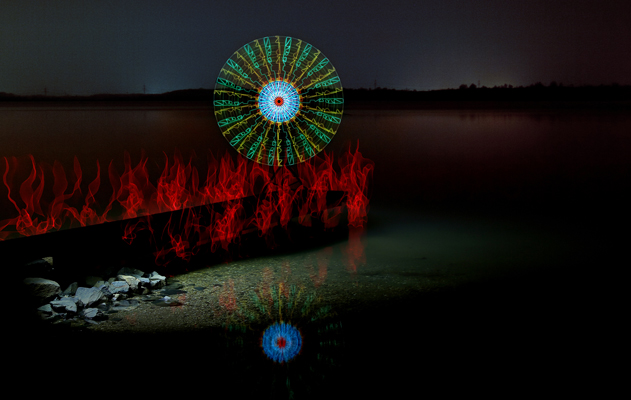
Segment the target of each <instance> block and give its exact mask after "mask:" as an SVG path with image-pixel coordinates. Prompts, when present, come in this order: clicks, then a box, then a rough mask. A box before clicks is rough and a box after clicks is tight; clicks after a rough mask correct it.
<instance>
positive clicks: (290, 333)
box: [262, 322, 302, 363]
mask: <svg viewBox="0 0 631 400" xmlns="http://www.w3.org/2000/svg"><path fill="white" fill-rule="evenodd" d="M262 346H263V351H264V352H265V355H266V356H267V357H268V358H270V359H272V360H274V361H276V362H279V363H281V362H287V361H289V360H291V359H292V358H294V357H295V356H296V355H297V354H298V353H300V349H301V348H302V336H301V335H300V332H299V331H298V329H296V328H295V327H293V326H291V325H290V324H286V323H284V322H280V323H278V322H276V323H274V324H272V325H270V327H269V328H267V329H266V330H265V332H264V333H263V340H262Z"/></svg>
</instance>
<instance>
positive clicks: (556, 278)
mask: <svg viewBox="0 0 631 400" xmlns="http://www.w3.org/2000/svg"><path fill="white" fill-rule="evenodd" d="M212 118H213V117H212V113H211V112H210V109H209V108H208V107H205V106H200V105H191V106H186V107H176V106H170V107H169V108H164V109H154V108H151V107H148V108H143V109H134V110H132V109H124V110H119V109H113V110H111V109H108V110H104V109H103V110H100V109H83V108H80V109H78V110H68V111H59V110H57V111H52V110H50V109H46V110H40V109H35V110H12V109H8V108H2V109H0V135H2V136H1V139H2V141H3V143H6V145H3V147H2V154H0V156H18V157H24V156H25V155H26V154H34V155H36V157H37V158H38V159H42V160H48V161H49V162H52V160H55V159H57V160H60V162H62V163H63V166H64V168H66V169H67V170H70V169H72V165H73V157H74V156H75V155H76V156H77V157H79V158H80V159H81V162H82V165H84V163H85V164H90V163H92V161H93V160H95V159H107V160H109V159H115V160H118V161H120V162H122V154H123V152H124V151H125V150H126V151H128V152H129V153H130V154H131V155H132V158H134V157H136V159H135V160H134V163H135V162H137V160H138V159H139V157H140V149H141V148H145V149H147V153H148V157H149V159H150V160H153V159H155V158H156V157H157V158H158V159H162V157H163V155H162V153H161V152H162V151H164V152H166V153H167V154H171V153H172V151H173V149H174V148H176V147H177V148H179V149H180V150H181V151H182V153H183V154H184V155H185V156H186V155H187V154H188V152H191V151H193V150H196V151H198V150H200V149H203V150H204V151H205V150H206V149H226V150H229V149H228V146H227V143H225V140H224V139H223V138H222V137H221V135H220V133H219V131H218V129H217V128H216V124H215V123H214V120H213V119H212ZM628 132H631V116H630V115H629V114H628V113H622V112H619V113H614V112H606V111H598V112H596V111H582V112H576V111H540V110H539V111H528V110H517V111H506V110H501V111H483V110H476V111H470V110H448V111H441V110H428V111H425V110H416V111H378V110H377V111H374V110H373V111H362V110H351V111H349V113H348V115H345V117H344V122H343V123H342V125H341V127H340V129H339V131H338V134H337V135H336V137H335V138H334V140H333V141H332V143H331V145H330V146H329V147H327V150H330V151H333V152H334V153H336V154H339V153H340V152H341V150H342V149H343V148H344V146H345V145H347V144H348V143H356V141H357V140H359V147H360V151H361V152H362V154H363V156H364V157H366V158H368V159H371V160H373V161H374V162H375V170H374V186H373V192H372V198H371V203H370V204H371V205H370V211H369V214H368V215H369V218H368V224H367V225H366V226H365V227H364V228H363V229H354V228H349V232H348V239H345V240H343V241H337V242H336V241H334V240H333V241H331V242H330V243H324V244H321V243H319V244H318V246H319V247H313V248H307V249H306V250H304V251H299V252H295V253H279V254H274V255H272V256H268V257H260V258H255V259H237V260H234V261H232V262H231V263H229V264H222V265H212V266H211V268H204V269H202V270H198V271H193V272H190V273H188V274H186V275H183V276H181V277H178V279H181V281H182V282H183V283H185V284H186V285H189V289H188V293H187V294H186V297H185V298H184V297H183V298H181V299H180V300H181V301H180V303H182V304H183V305H182V306H181V307H179V308H177V309H174V310H175V312H173V311H172V310H167V309H164V310H162V309H160V310H158V311H155V312H156V313H161V312H164V314H158V315H156V314H143V313H142V312H140V311H139V309H136V310H134V311H133V312H131V313H129V314H128V315H127V316H125V318H123V319H122V320H121V321H120V322H117V323H118V324H129V325H131V326H133V328H134V329H140V328H142V327H143V326H150V327H152V328H155V329H157V330H159V328H160V327H162V328H163V329H165V328H164V327H165V326H167V325H166V323H165V322H164V321H167V320H168V318H167V317H168V316H172V318H176V317H177V318H181V319H179V320H177V323H178V324H179V325H181V326H183V327H186V328H187V329H189V330H188V331H187V332H186V334H185V335H183V336H182V339H181V340H179V341H177V340H174V341H173V342H172V344H171V345H172V346H173V348H174V351H173V356H172V357H171V358H170V359H169V360H170V361H172V362H173V363H179V362H180V359H184V360H186V361H188V362H191V364H195V365H197V362H198V361H199V358H202V359H203V360H220V361H217V363H220V362H221V363H222V364H221V365H220V367H218V368H217V369H221V368H224V367H227V366H231V367H234V370H235V371H237V372H235V375H234V376H233V375H230V378H231V379H233V380H235V381H239V382H240V383H241V384H242V385H244V386H243V387H245V385H246V384H247V385H250V386H249V388H250V389H251V391H252V392H255V391H257V390H256V389H257V388H260V392H261V393H265V394H266V395H267V396H269V395H270V393H272V397H274V396H273V395H274V394H276V395H277V396H276V397H277V398H288V397H290V396H292V395H295V397H297V398H299V394H303V393H309V391H310V390H312V389H313V388H314V387H316V388H317V387H321V388H323V389H322V393H326V392H327V390H329V389H331V390H338V388H339V386H338V387H335V389H332V388H333V387H334V386H333V384H332V383H330V382H329V383H322V382H323V381H327V380H328V379H333V380H334V382H335V384H338V385H339V384H343V387H344V390H342V391H341V392H340V393H344V394H346V395H355V396H357V395H368V394H371V395H374V393H373V390H372V389H373V388H374V387H377V388H380V389H381V390H383V391H384V392H385V393H386V394H387V393H390V392H392V393H393V394H409V392H408V391H406V390H405V389H407V388H414V389H415V390H416V391H417V392H418V391H419V388H421V389H422V388H425V387H434V388H435V387H436V386H438V387H440V388H444V387H449V385H451V384H453V382H452V381H450V380H449V379H445V378H444V377H446V376H449V377H453V376H454V375H456V372H457V367H458V366H460V367H461V368H464V369H466V373H467V374H466V376H470V377H475V378H480V379H481V380H480V381H481V382H485V383H488V382H489V378H488V374H491V375H493V376H494V377H496V378H497V379H498V380H502V379H503V378H506V377H507V376H509V375H515V374H517V375H520V374H522V375H523V376H530V375H528V374H529V373H530V372H529V371H530V368H531V366H532V365H533V364H532V363H533V362H534V363H535V364H534V365H537V368H540V369H543V370H545V369H546V368H548V369H549V368H551V367H549V366H548V364H547V360H548V359H549V357H550V354H554V356H555V357H557V358H555V363H550V365H554V366H555V367H554V368H557V367H566V366H568V365H569V364H571V363H572V361H573V358H572V354H573V353H572V352H574V351H575V347H572V346H570V345H571V344H572V343H573V342H572V343H570V341H569V339H568V338H579V339H580V338H581V335H582V333H581V332H584V328H585V326H586V325H589V324H595V323H596V322H595V319H594V316H593V315H595V314H593V309H594V304H596V305H600V302H602V301H603V300H602V299H603V298H604V297H602V296H600V293H597V290H598V287H601V288H602V287H607V285H605V284H603V278H602V276H605V275H606V276H618V274H619V272H620V271H618V270H616V268H619V267H618V266H619V265H626V264H624V263H619V262H618V261H619V260H618V259H617V257H618V256H619V254H620V252H621V250H620V249H621V248H623V244H626V243H623V242H624V240H623V239H625V238H621V237H620V236H618V235H617V234H615V233H614V230H613V229H611V228H612V225H613V224H614V223H618V224H624V223H626V220H625V219H624V218H623V216H622V213H621V212H620V210H621V208H620V207H619V204H623V203H624V201H625V199H628V196H627V195H626V193H628V191H629V190H628V189H629V183H630V182H631V168H630V162H629V157H628V155H629V154H630V150H631V135H629V134H628ZM61 142H63V145H62V144H61ZM150 162H151V161H150ZM120 169H122V166H121V167H120ZM86 175H88V174H87V173H86ZM86 179H87V178H86ZM4 189H5V188H3V187H0V198H2V197H3V198H6V191H5V192H2V190H4ZM627 203H628V202H627ZM486 204H490V205H491V207H486V206H485V205H486ZM532 204H537V205H538V206H537V207H535V208H534V212H533V209H532V208H529V207H530V206H531V205H532ZM506 210H508V211H506ZM587 281H589V282H587ZM186 285H185V286H186ZM193 286H199V287H204V288H205V289H204V290H199V291H198V290H192V287H193ZM598 308H599V309H604V308H605V307H602V308H601V307H598ZM590 310H592V311H590ZM158 317H160V318H158ZM161 318H164V319H161ZM281 321H283V322H286V323H291V325H292V326H295V327H296V328H297V329H298V330H299V332H300V334H301V338H302V347H301V350H300V353H298V354H297V355H296V356H295V357H294V358H293V359H292V360H290V361H287V362H284V363H278V362H274V361H273V360H271V359H269V358H268V357H267V356H266V354H265V351H264V349H263V347H262V342H261V340H262V338H263V335H264V332H265V331H266V329H268V328H269V327H270V326H273V325H274V324H276V323H280V322H281ZM110 324H111V327H112V329H114V327H115V324H114V323H112V322H104V323H102V324H100V325H99V326H100V328H101V329H103V330H104V331H106V332H107V329H106V328H108V327H110ZM221 324H223V327H221V329H219V331H218V330H217V329H218V326H221ZM342 327H343V329H342ZM194 328H195V329H202V330H203V329H207V330H203V331H202V332H201V333H199V334H198V335H194V334H193V333H192V332H195V329H194ZM91 329H95V330H97V329H96V328H91ZM289 336H291V335H289ZM152 338H153V339H152V340H155V341H161V340H164V339H163V337H162V336H155V337H152ZM322 338H325V339H322ZM219 339H221V340H219ZM278 339H279V338H277V341H276V342H275V343H271V342H270V345H272V344H275V346H276V350H279V349H282V348H283V346H287V342H286V341H285V342H283V340H287V339H288V337H285V338H284V339H283V340H280V341H278ZM219 343H220V344H219ZM338 343H343V346H341V345H340V346H338ZM219 347H221V348H219ZM569 347H572V351H570V350H569ZM566 348H567V349H568V350H567V351H566ZM222 352H223V353H222ZM574 357H575V356H574ZM331 360H332V361H331ZM337 360H343V362H342V363H340V364H338V363H337V362H338V361H337ZM480 360H484V361H485V363H487V364H485V365H494V366H495V367H489V368H488V369H484V371H481V370H480V364H479V361H480ZM543 364H545V365H543ZM178 365H179V364H178ZM455 371H456V372H455ZM460 372H462V371H460ZM187 373H189V374H192V375H194V376H197V377H199V378H200V379H201V380H202V381H203V379H208V378H207V376H208V375H209V374H208V372H207V371H198V372H196V371H187ZM195 374H196V375H195ZM524 374H525V375H524ZM440 377H442V379H443V380H442V381H440V379H438V380H437V379H436V378H440ZM316 378H317V379H316ZM450 379H451V378H450ZM438 382H440V383H441V384H446V385H447V386H441V384H439V383H438ZM458 382H460V381H459V380H458ZM222 383H223V382H222ZM489 384H490V383H489ZM270 388H272V389H271V390H270ZM324 388H326V389H324Z"/></svg>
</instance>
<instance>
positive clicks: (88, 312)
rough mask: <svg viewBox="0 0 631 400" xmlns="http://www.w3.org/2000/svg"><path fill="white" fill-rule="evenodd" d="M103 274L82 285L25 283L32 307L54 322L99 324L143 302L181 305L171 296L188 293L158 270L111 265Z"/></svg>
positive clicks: (44, 263)
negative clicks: (64, 286) (114, 267)
mask: <svg viewBox="0 0 631 400" xmlns="http://www.w3.org/2000/svg"><path fill="white" fill-rule="evenodd" d="M29 266H30V267H36V269H39V270H44V269H46V268H48V267H50V269H52V258H44V259H41V260H37V261H34V262H31V263H29ZM42 275H45V274H42ZM103 275H104V276H87V277H85V279H83V281H82V282H81V286H80V285H79V282H72V283H71V284H69V285H68V286H67V287H66V288H65V289H64V290H62V287H61V285H60V284H59V283H58V282H56V281H55V280H52V279H47V278H44V277H37V276H35V277H27V278H25V279H24V280H23V281H22V282H23V285H24V286H23V288H24V289H25V292H26V293H27V294H28V295H29V297H30V302H29V304H30V305H31V306H32V310H33V311H34V312H36V313H37V314H38V315H39V317H40V318H41V319H42V320H44V321H48V322H51V323H53V324H58V323H63V324H71V325H76V324H82V325H85V324H98V323H99V322H101V321H104V320H107V319H109V318H110V317H111V316H113V315H114V314H116V313H117V312H119V311H122V310H131V309H134V308H136V307H138V306H139V305H140V304H141V303H142V302H151V303H153V304H154V305H156V306H162V307H175V306H181V305H182V303H181V302H180V301H178V300H177V299H176V298H172V297H171V296H174V295H180V294H184V293H186V291H184V290H181V289H182V285H181V284H179V283H178V282H177V281H175V280H171V279H170V278H167V277H166V276H163V275H160V274H159V273H158V272H156V271H152V272H149V273H148V272H145V271H141V270H139V269H136V268H129V267H123V268H120V269H118V270H117V271H116V270H114V269H112V268H110V269H108V270H106V271H105V273H104V274H103Z"/></svg>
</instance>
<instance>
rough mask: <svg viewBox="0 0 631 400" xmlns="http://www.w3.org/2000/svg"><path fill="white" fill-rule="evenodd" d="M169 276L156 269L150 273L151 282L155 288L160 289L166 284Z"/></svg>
mask: <svg viewBox="0 0 631 400" xmlns="http://www.w3.org/2000/svg"><path fill="white" fill-rule="evenodd" d="M166 280H167V278H166V277H165V276H162V275H160V274H159V273H157V272H156V271H153V272H152V273H150V274H149V282H150V284H151V287H152V288H153V289H158V288H161V287H163V286H165V285H166Z"/></svg>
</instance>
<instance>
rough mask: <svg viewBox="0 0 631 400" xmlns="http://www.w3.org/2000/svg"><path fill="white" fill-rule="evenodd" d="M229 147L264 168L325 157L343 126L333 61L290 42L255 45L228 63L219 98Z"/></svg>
mask: <svg viewBox="0 0 631 400" xmlns="http://www.w3.org/2000/svg"><path fill="white" fill-rule="evenodd" d="M213 104H214V107H215V117H216V118H217V123H218V124H219V129H220V130H221V133H222V134H223V135H224V137H225V138H226V139H227V140H228V142H229V143H230V145H231V146H232V147H234V148H235V149H236V150H237V151H238V152H239V153H241V154H242V155H243V156H245V157H247V158H248V159H250V160H253V161H256V162H258V163H260V164H264V165H274V166H283V165H294V164H298V163H300V162H303V161H306V160H308V159H309V158H311V157H313V156H315V155H316V154H317V153H319V152H320V151H322V149H324V147H325V146H326V145H327V144H328V143H329V142H330V141H331V139H332V138H333V136H334V135H335V133H336V132H337V129H338V127H339V125H340V122H341V120H342V112H343V107H344V97H343V90H342V85H341V84H340V78H339V76H338V75H337V71H336V70H335V68H334V67H333V65H332V64H331V62H330V61H329V59H328V58H326V57H325V56H324V54H322V52H320V50H318V49H316V48H315V47H313V46H312V45H310V44H309V43H306V42H304V41H302V40H300V39H295V38H291V37H288V36H269V37H264V38H261V39H257V40H254V41H252V42H250V43H248V44H246V45H245V46H243V47H242V48H240V49H239V50H237V51H236V52H235V53H234V54H233V55H232V57H230V58H229V59H228V61H227V62H226V64H225V65H224V66H223V68H222V69H221V72H220V73H219V77H218V78H217V83H216V85H215V94H214V103H213Z"/></svg>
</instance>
